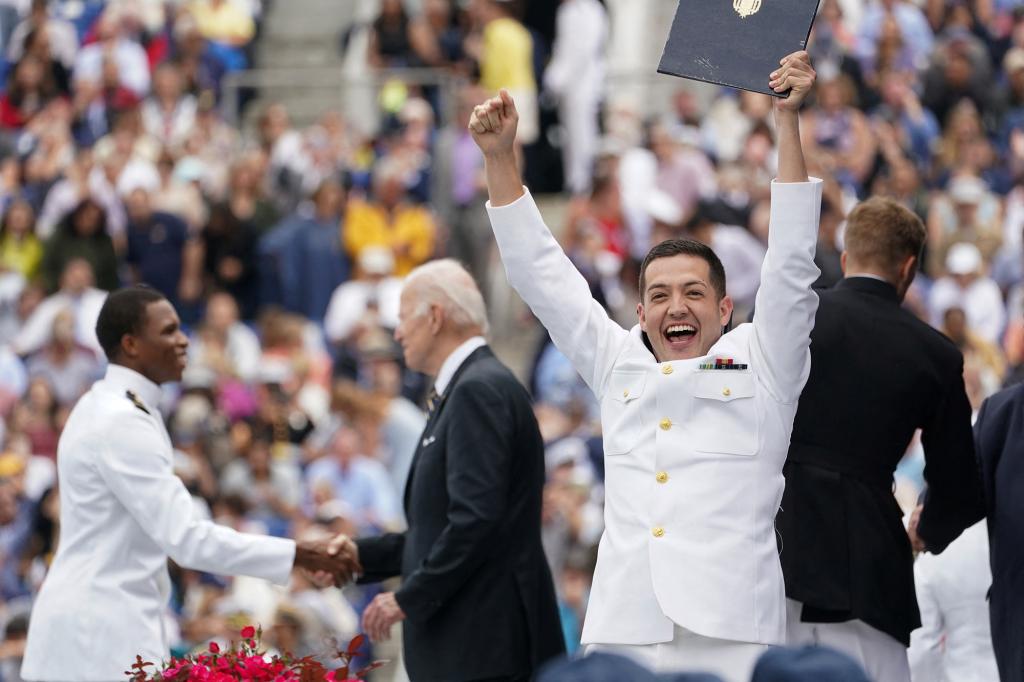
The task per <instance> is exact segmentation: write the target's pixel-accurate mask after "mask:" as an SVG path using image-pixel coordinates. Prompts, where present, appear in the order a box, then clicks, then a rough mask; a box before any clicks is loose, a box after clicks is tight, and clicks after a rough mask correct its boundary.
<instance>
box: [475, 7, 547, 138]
mask: <svg viewBox="0 0 1024 682" xmlns="http://www.w3.org/2000/svg"><path fill="white" fill-rule="evenodd" d="M512 5H513V3H512V2H510V0H474V3H473V12H474V16H475V17H476V19H477V21H478V23H479V24H480V25H481V26H483V36H482V42H481V44H480V50H479V54H478V55H477V61H478V63H479V64H480V85H481V86H482V87H484V88H486V89H487V90H489V91H490V92H491V93H492V94H497V92H498V91H499V90H501V89H502V88H505V89H506V90H508V91H509V94H511V95H512V98H513V99H514V100H515V103H516V109H517V110H518V111H519V128H518V130H517V134H516V141H517V142H519V143H520V144H530V143H532V142H535V141H536V140H537V137H538V136H539V135H540V114H539V111H538V105H537V81H536V79H535V78H534V76H533V38H532V37H531V36H530V32H529V31H528V30H526V27H525V26H523V24H522V23H520V22H519V21H518V20H517V19H516V18H515V17H514V15H513V11H512Z"/></svg>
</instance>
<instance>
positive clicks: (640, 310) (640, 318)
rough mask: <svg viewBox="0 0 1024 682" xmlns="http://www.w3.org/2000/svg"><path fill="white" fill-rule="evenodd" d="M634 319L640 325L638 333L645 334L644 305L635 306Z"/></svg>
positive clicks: (645, 317)
mask: <svg viewBox="0 0 1024 682" xmlns="http://www.w3.org/2000/svg"><path fill="white" fill-rule="evenodd" d="M636 319H637V322H639V323H640V331H642V332H644V333H645V334H646V333H647V315H646V313H644V304H643V303H637V304H636Z"/></svg>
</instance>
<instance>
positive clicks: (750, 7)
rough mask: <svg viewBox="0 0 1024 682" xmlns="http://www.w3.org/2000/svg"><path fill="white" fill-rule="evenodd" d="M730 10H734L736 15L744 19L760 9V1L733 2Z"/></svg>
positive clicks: (740, 0) (744, 0)
mask: <svg viewBox="0 0 1024 682" xmlns="http://www.w3.org/2000/svg"><path fill="white" fill-rule="evenodd" d="M732 8H733V9H734V10H736V14H738V15H740V16H741V17H743V18H744V19H746V18H747V17H749V16H750V15H751V14H757V10H759V9H761V0H733V2H732Z"/></svg>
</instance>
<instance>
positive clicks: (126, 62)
mask: <svg viewBox="0 0 1024 682" xmlns="http://www.w3.org/2000/svg"><path fill="white" fill-rule="evenodd" d="M113 48H114V49H113V54H114V61H115V62H116V64H117V71H118V74H120V77H121V85H123V86H124V87H126V88H128V89H129V90H131V91H132V92H134V93H135V94H136V95H138V96H139V97H145V96H146V95H147V94H148V93H149V83H150V77H149V58H148V57H147V56H146V51H145V50H144V49H143V48H142V45H140V44H139V43H137V42H135V41H134V40H129V39H127V38H118V39H116V40H115V42H114V45H113ZM106 50H107V45H105V44H104V43H102V42H97V43H92V44H91V45H86V46H85V47H83V48H82V49H81V51H79V53H78V58H77V59H75V68H74V71H73V72H72V79H73V80H74V82H75V83H78V82H79V81H82V80H88V81H92V82H94V83H99V82H100V81H102V79H103V78H102V77H103V61H104V60H105V59H106Z"/></svg>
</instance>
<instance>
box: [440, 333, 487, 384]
mask: <svg viewBox="0 0 1024 682" xmlns="http://www.w3.org/2000/svg"><path fill="white" fill-rule="evenodd" d="M486 345H487V341H486V340H485V339H484V337H482V336H474V337H472V338H469V339H466V340H465V341H463V342H462V343H461V344H460V345H459V347H458V348H456V349H455V350H453V351H452V352H451V354H450V355H449V356H448V357H447V358H445V361H444V362H443V363H441V369H439V370H438V371H437V378H436V379H434V390H435V391H437V394H438V395H444V390H445V389H446V388H448V384H450V383H451V381H452V377H454V376H455V372H457V371H458V370H459V367H462V363H464V362H465V361H466V359H467V358H468V357H469V356H470V355H472V354H473V351H475V350H476V349H477V348H480V347H481V346H486Z"/></svg>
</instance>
